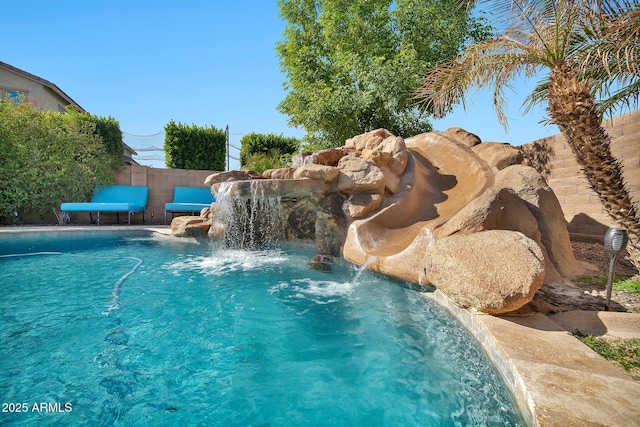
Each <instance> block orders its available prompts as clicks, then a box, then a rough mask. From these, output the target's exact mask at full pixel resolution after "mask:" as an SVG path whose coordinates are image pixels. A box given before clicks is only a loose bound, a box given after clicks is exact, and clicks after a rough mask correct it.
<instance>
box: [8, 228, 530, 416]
mask: <svg viewBox="0 0 640 427" xmlns="http://www.w3.org/2000/svg"><path fill="white" fill-rule="evenodd" d="M97 234H99V233H93V234H91V235H73V237H66V236H61V235H56V236H55V238H54V239H43V238H39V239H15V238H13V239H0V254H2V257H0V283H2V287H3V291H4V292H3V293H4V296H3V299H2V302H0V326H1V330H2V336H1V345H0V396H1V397H2V402H13V403H19V402H24V403H27V404H28V408H29V411H27V412H26V413H9V412H0V424H3V425H5V424H7V425H21V426H22V425H42V424H43V423H45V424H47V423H51V424H58V423H62V424H65V425H224V426H229V425H234V426H247V425H261V426H262V425H271V426H300V425H310V426H320V425H344V426H353V425H366V426H370V425H380V426H467V425H477V426H480V425H487V426H507V425H512V426H516V425H524V422H523V421H522V418H521V416H520V415H519V414H518V413H517V411H516V410H515V409H514V406H515V405H514V402H513V400H512V398H511V396H510V394H509V393H508V392H507V390H506V387H505V385H504V384H503V382H502V381H501V380H500V378H499V377H498V376H497V374H496V371H495V370H494V368H493V367H492V366H491V364H490V363H489V362H488V360H487V358H486V357H485V356H484V354H483V353H482V351H481V350H480V348H479V345H478V344H477V343H476V342H475V341H474V340H473V338H472V337H471V336H470V334H469V333H467V331H466V330H464V329H463V328H462V327H461V326H460V324H459V323H458V322H457V321H456V320H455V319H453V318H452V317H451V316H450V315H449V313H448V312H446V311H445V310H444V309H442V308H440V307H438V306H437V305H435V304H434V303H432V302H431V301H429V300H426V299H425V298H424V297H423V296H422V295H421V294H420V293H419V292H417V291H416V290H414V289H412V288H411V287H410V286H406V284H403V283H399V282H395V281H391V280H388V279H387V278H385V277H382V276H379V275H376V274H373V273H371V272H369V271H358V269H357V268H355V267H353V266H351V265H349V264H347V263H341V262H340V261H338V262H336V265H334V268H333V270H332V272H331V273H326V272H318V271H315V270H310V269H309V268H308V267H307V265H306V263H307V261H308V260H309V258H310V257H311V256H312V255H313V254H314V251H313V250H312V249H311V248H305V247H300V246H295V247H294V246H290V247H289V246H282V247H279V248H267V249H259V250H254V251H242V250H223V249H219V248H217V247H215V246H212V245H207V244H194V243H191V242H184V241H179V240H176V239H171V238H167V237H157V236H153V235H148V234H140V235H132V234H131V233H127V234H123V235H113V233H111V232H109V233H104V232H103V233H102V234H101V235H100V236H98V235H97ZM104 234H108V235H109V237H104V236H103V235H104ZM27 253H39V254H34V255H24V256H23V255H22V254H27ZM14 254H21V256H7V255H14ZM139 260H141V261H142V262H141V263H140V261H139ZM40 402H48V403H51V404H56V403H57V404H59V407H60V408H61V410H60V411H59V412H55V413H50V412H49V413H44V412H36V411H33V410H31V409H32V408H33V404H35V403H40ZM65 404H70V405H71V408H72V410H71V411H70V412H65V410H64V408H65V406H64V405H65ZM53 407H55V406H53Z"/></svg>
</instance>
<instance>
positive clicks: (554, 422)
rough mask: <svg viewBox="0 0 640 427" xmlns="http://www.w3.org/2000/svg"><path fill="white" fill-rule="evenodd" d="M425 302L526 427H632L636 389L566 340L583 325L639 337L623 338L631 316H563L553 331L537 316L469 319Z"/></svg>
mask: <svg viewBox="0 0 640 427" xmlns="http://www.w3.org/2000/svg"><path fill="white" fill-rule="evenodd" d="M425 295H426V297H427V298H429V299H431V300H433V301H435V302H437V303H438V304H440V305H441V306H443V307H444V308H446V309H447V310H448V311H449V312H451V313H452V314H453V315H454V316H455V317H456V318H457V319H459V320H460V322H461V323H462V324H463V325H464V326H465V327H466V328H467V329H468V330H469V331H470V332H471V333H472V334H473V336H474V337H475V338H476V339H477V340H478V341H479V342H480V344H481V345H482V347H483V348H484V350H485V352H486V354H487V355H488V357H489V358H490V359H491V361H492V362H493V363H494V364H495V366H496V367H497V369H498V371H499V373H500V375H502V377H503V379H504V380H505V382H506V383H507V386H508V387H509V389H510V390H511V392H512V393H513V396H514V397H515V399H516V404H517V406H518V408H519V409H520V411H521V413H522V415H523V417H524V418H525V421H526V422H527V424H528V425H531V426H544V427H547V426H554V427H555V426H558V427H560V426H563V427H564V426H612V427H613V426H616V427H618V426H640V405H639V402H640V382H637V381H635V380H634V379H633V378H631V377H630V376H629V375H627V374H626V373H625V372H624V370H622V369H621V368H619V367H617V366H615V365H613V364H612V363H610V362H608V361H607V360H605V359H604V358H602V357H600V356H599V355H598V354H597V353H595V352H594V351H593V350H591V349H590V348H589V347H587V346H586V345H584V344H583V343H582V342H580V341H579V340H578V339H576V338H574V337H573V336H572V335H571V334H570V333H569V332H570V331H573V330H575V329H579V328H576V326H578V325H581V326H583V327H584V324H583V323H584V319H585V318H589V319H591V323H588V324H587V325H591V326H590V327H592V326H594V325H597V326H598V327H599V328H600V330H601V331H602V330H606V331H608V332H607V334H608V335H611V336H619V335H620V333H617V332H615V331H616V330H618V329H620V330H623V331H625V332H624V333H625V334H627V335H625V336H629V335H636V336H640V331H635V332H629V331H628V330H629V328H631V329H633V324H634V322H638V316H637V315H635V314H633V313H615V314H614V313H606V314H605V315H604V316H599V315H598V314H585V313H584V312H569V313H566V314H564V315H563V316H561V317H560V318H559V319H560V320H561V323H556V322H554V321H553V320H552V318H550V317H547V316H545V315H544V314H541V313H534V314H531V315H523V316H513V317H509V316H492V315H487V314H483V313H478V312H472V311H471V310H466V309H462V308H460V307H458V306H456V305H455V304H454V303H453V302H451V300H450V299H449V298H447V296H446V295H444V294H443V293H442V292H440V291H438V290H436V291H435V292H433V293H427V294H425ZM593 313H598V312H593ZM627 315H628V316H627ZM595 319H598V320H595ZM635 324H636V325H637V323H635ZM602 325H605V326H604V327H603V326H602ZM622 325H624V326H622ZM629 325H631V326H629ZM585 329H586V328H585ZM587 332H589V331H588V330H587ZM583 333H585V331H583Z"/></svg>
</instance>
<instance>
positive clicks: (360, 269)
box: [351, 256, 378, 284]
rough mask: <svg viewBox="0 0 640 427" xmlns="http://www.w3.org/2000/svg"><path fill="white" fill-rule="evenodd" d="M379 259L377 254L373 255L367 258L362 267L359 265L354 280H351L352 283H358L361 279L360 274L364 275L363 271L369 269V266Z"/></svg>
mask: <svg viewBox="0 0 640 427" xmlns="http://www.w3.org/2000/svg"><path fill="white" fill-rule="evenodd" d="M377 261H378V257H377V256H371V257H369V258H367V259H366V261H365V262H364V264H362V265H361V266H360V267H358V271H356V274H355V276H353V280H352V281H351V283H354V284H355V283H358V280H360V276H362V273H364V271H365V270H368V269H369V267H370V266H371V265H372V264H373V263H374V262H377Z"/></svg>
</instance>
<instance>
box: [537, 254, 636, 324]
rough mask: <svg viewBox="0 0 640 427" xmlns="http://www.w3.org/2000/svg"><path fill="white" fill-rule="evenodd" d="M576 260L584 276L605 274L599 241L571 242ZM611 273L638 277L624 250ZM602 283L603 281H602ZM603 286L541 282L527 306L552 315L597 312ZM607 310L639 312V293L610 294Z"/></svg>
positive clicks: (606, 258) (606, 265) (606, 266)
mask: <svg viewBox="0 0 640 427" xmlns="http://www.w3.org/2000/svg"><path fill="white" fill-rule="evenodd" d="M571 245H572V246H573V251H574V254H575V256H576V259H577V260H578V262H580V264H581V265H582V266H583V267H584V269H585V276H590V277H594V278H595V277H603V276H604V277H607V276H608V274H609V255H608V254H607V253H606V252H605V250H604V247H603V245H602V244H598V243H583V242H571ZM615 276H616V277H621V278H625V279H626V278H632V277H633V278H638V277H639V276H638V270H637V269H636V268H635V267H634V266H633V264H632V263H631V261H630V260H629V258H628V254H627V253H626V252H625V253H624V254H622V255H621V256H620V257H618V261H617V263H616V269H615ZM605 283H606V281H605ZM605 298H606V289H605V288H604V287H601V286H596V285H579V286H578V285H576V284H574V283H573V282H569V281H565V282H564V283H561V284H545V285H543V286H542V288H541V289H540V290H539V291H538V292H537V293H536V296H535V297H534V299H533V301H532V302H531V303H530V308H531V309H532V310H534V311H539V312H542V313H545V314H555V313H560V312H563V311H570V310H590V311H601V310H603V309H604V304H605ZM609 309H610V310H611V311H626V312H633V313H640V293H629V292H618V291H613V292H612V293H611V303H610V306H609Z"/></svg>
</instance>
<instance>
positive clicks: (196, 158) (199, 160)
mask: <svg viewBox="0 0 640 427" xmlns="http://www.w3.org/2000/svg"><path fill="white" fill-rule="evenodd" d="M164 130H165V141H164V151H165V154H166V156H167V159H166V163H167V167H169V168H175V169H192V170H214V171H223V170H225V166H226V155H227V136H226V133H225V131H224V130H222V129H216V128H215V127H213V126H211V127H198V126H196V125H192V126H187V125H184V124H182V123H177V124H176V123H175V122H174V121H173V120H171V121H170V122H169V124H168V125H167V126H165V128H164Z"/></svg>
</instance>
